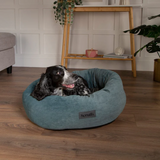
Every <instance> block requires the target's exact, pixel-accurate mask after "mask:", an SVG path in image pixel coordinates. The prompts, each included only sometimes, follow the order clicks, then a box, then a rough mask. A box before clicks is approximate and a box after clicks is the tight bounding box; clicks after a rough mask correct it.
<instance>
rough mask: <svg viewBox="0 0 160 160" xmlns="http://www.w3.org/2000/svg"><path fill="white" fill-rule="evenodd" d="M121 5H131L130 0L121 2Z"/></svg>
mask: <svg viewBox="0 0 160 160" xmlns="http://www.w3.org/2000/svg"><path fill="white" fill-rule="evenodd" d="M120 5H130V1H129V0H120Z"/></svg>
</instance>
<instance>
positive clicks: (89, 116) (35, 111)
mask: <svg viewBox="0 0 160 160" xmlns="http://www.w3.org/2000/svg"><path fill="white" fill-rule="evenodd" d="M73 73H75V74H78V75H80V76H81V77H83V78H84V79H85V80H86V81H87V82H88V85H89V88H92V89H93V88H98V89H99V90H98V91H96V92H94V93H92V94H91V95H90V96H89V97H88V96H78V95H71V96H66V97H61V96H55V95H52V96H48V97H46V98H44V99H43V100H41V101H37V100H36V99H35V98H33V97H31V96H30V94H31V92H32V91H33V89H34V87H35V85H36V84H37V82H38V81H39V80H36V81H34V82H33V83H31V84H30V85H29V86H28V87H27V89H26V90H25V91H24V92H23V106H24V108H25V111H26V114H27V116H28V118H29V119H30V120H31V121H32V122H33V123H35V124H37V125H38V126H40V127H43V128H46V129H53V130H63V129H82V128H92V127H98V126H102V125H105V124H108V123H111V122H112V121H114V120H115V119H116V118H117V117H118V116H119V115H120V113H121V112H122V111H123V109H124V107H125V104H126V95H125V92H124V89H123V84H122V81H121V78H120V77H119V75H118V74H117V73H115V72H113V71H110V70H105V69H97V68H94V69H89V70H83V71H74V72H73Z"/></svg>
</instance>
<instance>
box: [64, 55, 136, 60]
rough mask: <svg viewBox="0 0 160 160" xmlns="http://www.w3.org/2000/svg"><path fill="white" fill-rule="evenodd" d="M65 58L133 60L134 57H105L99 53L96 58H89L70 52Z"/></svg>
mask: <svg viewBox="0 0 160 160" xmlns="http://www.w3.org/2000/svg"><path fill="white" fill-rule="evenodd" d="M64 59H86V60H121V61H132V60H133V58H103V55H98V56H97V57H94V58H88V57H86V55H85V54H68V56H66V57H64Z"/></svg>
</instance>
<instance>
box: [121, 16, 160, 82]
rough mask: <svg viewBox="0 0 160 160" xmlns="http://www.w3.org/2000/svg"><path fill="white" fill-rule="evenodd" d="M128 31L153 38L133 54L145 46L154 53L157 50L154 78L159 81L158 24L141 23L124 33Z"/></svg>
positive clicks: (159, 29)
mask: <svg viewBox="0 0 160 160" xmlns="http://www.w3.org/2000/svg"><path fill="white" fill-rule="evenodd" d="M157 17H160V14H159V15H156V16H152V17H149V18H148V19H149V20H151V19H153V18H157ZM126 32H130V33H132V34H137V35H142V36H144V37H148V38H153V40H152V41H150V42H149V43H147V44H146V45H144V46H143V47H141V48H140V49H139V50H138V51H136V52H135V53H134V56H136V55H137V53H138V52H140V51H142V50H143V49H144V48H146V50H147V52H149V53H155V52H157V54H158V56H159V58H158V59H155V60H154V80H155V81H157V82H160V53H159V52H160V46H159V44H160V25H141V26H138V27H136V28H133V29H131V30H126V31H124V33H126Z"/></svg>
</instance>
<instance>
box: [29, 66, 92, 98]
mask: <svg viewBox="0 0 160 160" xmlns="http://www.w3.org/2000/svg"><path fill="white" fill-rule="evenodd" d="M89 94H91V90H90V89H89V88H88V84H87V82H86V80H84V79H83V78H82V77H80V76H78V75H76V74H72V73H69V72H68V71H67V69H66V68H65V67H63V66H61V65H57V66H52V67H48V68H47V69H46V73H43V74H42V75H41V78H40V80H39V82H38V84H37V85H36V87H35V89H34V90H33V92H32V93H31V96H32V97H34V98H36V99H37V100H39V101H40V100H42V99H44V98H45V97H46V96H50V95H58V96H70V95H80V96H89Z"/></svg>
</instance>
